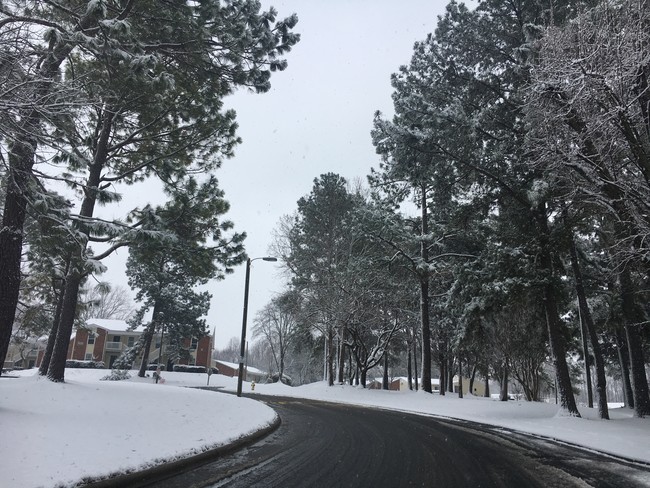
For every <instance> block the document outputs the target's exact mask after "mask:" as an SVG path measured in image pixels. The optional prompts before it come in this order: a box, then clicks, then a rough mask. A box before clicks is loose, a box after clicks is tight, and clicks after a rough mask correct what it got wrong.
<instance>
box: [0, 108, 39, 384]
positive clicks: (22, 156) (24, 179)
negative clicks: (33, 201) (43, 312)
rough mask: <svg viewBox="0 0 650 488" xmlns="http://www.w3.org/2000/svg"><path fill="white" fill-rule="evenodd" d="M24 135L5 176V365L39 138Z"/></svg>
mask: <svg viewBox="0 0 650 488" xmlns="http://www.w3.org/2000/svg"><path fill="white" fill-rule="evenodd" d="M32 117H34V119H35V120H34V121H33V122H32V123H31V124H29V125H31V126H33V127H31V128H29V129H28V131H27V132H26V134H31V133H32V131H35V130H37V126H38V123H39V121H40V117H39V116H38V114H36V113H34V114H33V115H32ZM28 123H29V122H28ZM23 137H24V138H25V140H23V141H17V142H15V143H14V144H12V146H11V148H10V150H9V168H8V175H7V176H6V178H5V180H6V182H7V183H6V184H7V189H6V195H5V204H4V213H3V215H2V229H0V360H2V364H4V361H5V358H6V357H7V351H8V350H9V342H10V341H11V333H12V330H13V325H14V319H15V318H16V307H17V306H18V295H19V292H20V282H21V272H20V265H21V256H22V251H23V227H24V225H25V217H26V215H27V197H26V194H27V192H28V187H29V180H30V176H31V174H32V167H33V165H34V154H35V152H36V146H37V140H36V137H31V136H29V135H26V136H23ZM0 374H2V368H0Z"/></svg>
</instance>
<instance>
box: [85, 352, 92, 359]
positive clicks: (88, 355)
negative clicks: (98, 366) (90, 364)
mask: <svg viewBox="0 0 650 488" xmlns="http://www.w3.org/2000/svg"><path fill="white" fill-rule="evenodd" d="M85 359H86V361H92V360H93V353H91V352H87V353H86V358H85Z"/></svg>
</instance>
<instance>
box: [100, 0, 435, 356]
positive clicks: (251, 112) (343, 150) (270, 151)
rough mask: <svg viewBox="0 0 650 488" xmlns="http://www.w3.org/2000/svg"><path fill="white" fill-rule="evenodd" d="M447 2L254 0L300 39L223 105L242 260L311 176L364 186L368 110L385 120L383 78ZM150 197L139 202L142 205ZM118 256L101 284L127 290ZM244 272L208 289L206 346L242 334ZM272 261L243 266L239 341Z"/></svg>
mask: <svg viewBox="0 0 650 488" xmlns="http://www.w3.org/2000/svg"><path fill="white" fill-rule="evenodd" d="M446 3H447V2H446V0H401V1H396V0H262V5H263V8H264V9H265V10H266V9H268V7H269V6H270V5H273V6H274V7H275V8H276V9H277V10H278V13H279V15H278V17H279V18H284V17H287V16H289V15H290V14H292V13H294V12H295V13H297V14H298V18H299V19H300V20H299V22H298V25H297V26H296V29H295V30H296V32H299V33H300V34H301V36H302V39H301V41H300V42H299V43H298V45H297V46H295V48H294V49H293V50H292V51H291V52H290V53H289V54H288V55H287V56H286V59H287V60H288V63H289V66H288V68H287V69H286V70H285V71H284V72H280V73H275V74H274V75H273V76H272V77H271V84H272V88H271V90H270V91H269V92H268V93H265V94H261V95H257V94H252V93H245V92H242V93H238V94H236V95H235V96H233V97H230V98H229V99H228V100H227V106H228V107H230V108H233V109H235V110H236V112H237V120H238V122H239V135H240V136H241V138H242V139H243V144H241V145H240V146H239V147H238V148H237V149H236V151H235V152H236V155H235V157H234V158H233V159H231V160H228V161H226V162H225V163H224V165H223V167H222V168H221V169H220V170H219V171H218V173H217V177H218V179H219V182H220V186H221V188H222V189H223V190H224V191H225V192H226V199H227V200H228V201H229V202H230V204H231V210H230V212H229V214H228V218H230V219H231V220H233V221H234V223H235V228H236V230H238V231H246V233H247V234H248V238H247V240H246V249H247V252H248V255H249V256H250V257H251V258H255V257H260V256H265V255H267V253H268V251H269V245H270V243H271V241H272V235H273V231H274V229H275V228H276V226H277V224H278V221H279V219H280V218H281V217H282V216H283V215H287V214H292V213H293V212H295V210H296V202H297V200H298V199H299V198H300V197H301V196H303V195H306V194H308V193H309V192H310V191H311V188H312V184H313V180H314V178H317V177H318V176H319V175H321V174H323V173H326V172H330V171H331V172H335V173H338V174H340V175H341V176H343V177H345V178H346V179H348V181H353V180H355V179H362V180H363V181H364V182H365V177H366V175H367V174H368V173H369V172H370V168H371V167H373V166H375V167H376V166H377V164H378V156H377V155H376V154H375V152H374V147H373V146H372V143H371V139H370V130H371V128H372V119H373V115H374V113H375V111H376V110H381V111H382V112H383V113H388V114H390V113H392V101H391V98H390V97H391V93H392V88H391V86H390V75H391V73H394V72H395V71H397V69H398V67H399V66H400V65H403V64H408V62H409V61H410V58H411V54H412V49H413V43H414V42H415V41H418V40H422V39H424V38H425V37H426V35H427V33H429V32H432V31H433V30H434V29H435V23H436V21H437V16H438V15H440V14H442V13H443V12H444V7H445V5H446ZM149 195H150V194H148V195H147V196H145V195H144V194H143V195H142V198H148V196H149ZM126 255H127V251H125V250H122V251H121V253H120V255H119V256H118V257H116V258H114V259H113V260H112V261H110V262H108V263H106V264H107V265H109V266H110V267H111V269H110V270H109V272H108V273H107V274H106V275H104V276H103V277H102V279H104V280H106V281H110V282H113V283H116V284H123V286H126V280H125V278H124V272H123V265H122V269H121V270H120V263H123V261H124V260H125V259H126ZM244 277H245V266H241V267H239V268H238V269H237V270H236V272H235V273H234V274H232V275H230V276H228V277H226V279H225V280H224V281H221V282H218V283H214V284H211V285H209V287H208V289H209V291H210V292H211V293H212V294H213V299H212V306H211V309H210V313H209V315H208V325H209V326H210V329H211V330H212V329H216V334H215V337H216V341H215V347H217V348H222V347H224V346H225V345H226V344H227V342H228V341H229V340H230V338H231V337H239V336H240V334H241V324H242V308H243V298H244V297H243V295H244ZM283 284H284V281H283V278H282V276H281V273H280V269H279V267H278V266H277V265H276V264H275V263H268V262H263V261H255V262H254V263H253V266H252V268H251V281H250V294H249V312H248V331H249V334H248V338H249V339H252V337H251V333H250V330H251V326H252V322H253V320H254V318H255V314H256V312H257V311H258V310H259V309H260V308H262V307H263V306H264V305H265V304H266V303H267V302H268V301H269V300H270V299H271V298H272V297H273V296H274V294H275V293H277V292H279V291H281V290H282V288H283Z"/></svg>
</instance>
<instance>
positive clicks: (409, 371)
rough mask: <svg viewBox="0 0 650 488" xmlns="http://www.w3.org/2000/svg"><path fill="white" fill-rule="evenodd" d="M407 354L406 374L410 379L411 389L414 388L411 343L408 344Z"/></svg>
mask: <svg viewBox="0 0 650 488" xmlns="http://www.w3.org/2000/svg"><path fill="white" fill-rule="evenodd" d="M407 350H408V352H407V355H406V361H407V362H406V375H407V376H408V379H409V390H411V391H412V390H413V377H412V375H413V367H412V366H411V345H410V344H407Z"/></svg>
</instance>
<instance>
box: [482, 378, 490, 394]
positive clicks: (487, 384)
mask: <svg viewBox="0 0 650 488" xmlns="http://www.w3.org/2000/svg"><path fill="white" fill-rule="evenodd" d="M483 396H485V398H490V375H489V374H488V373H487V372H486V373H485V394H484V395H483Z"/></svg>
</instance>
